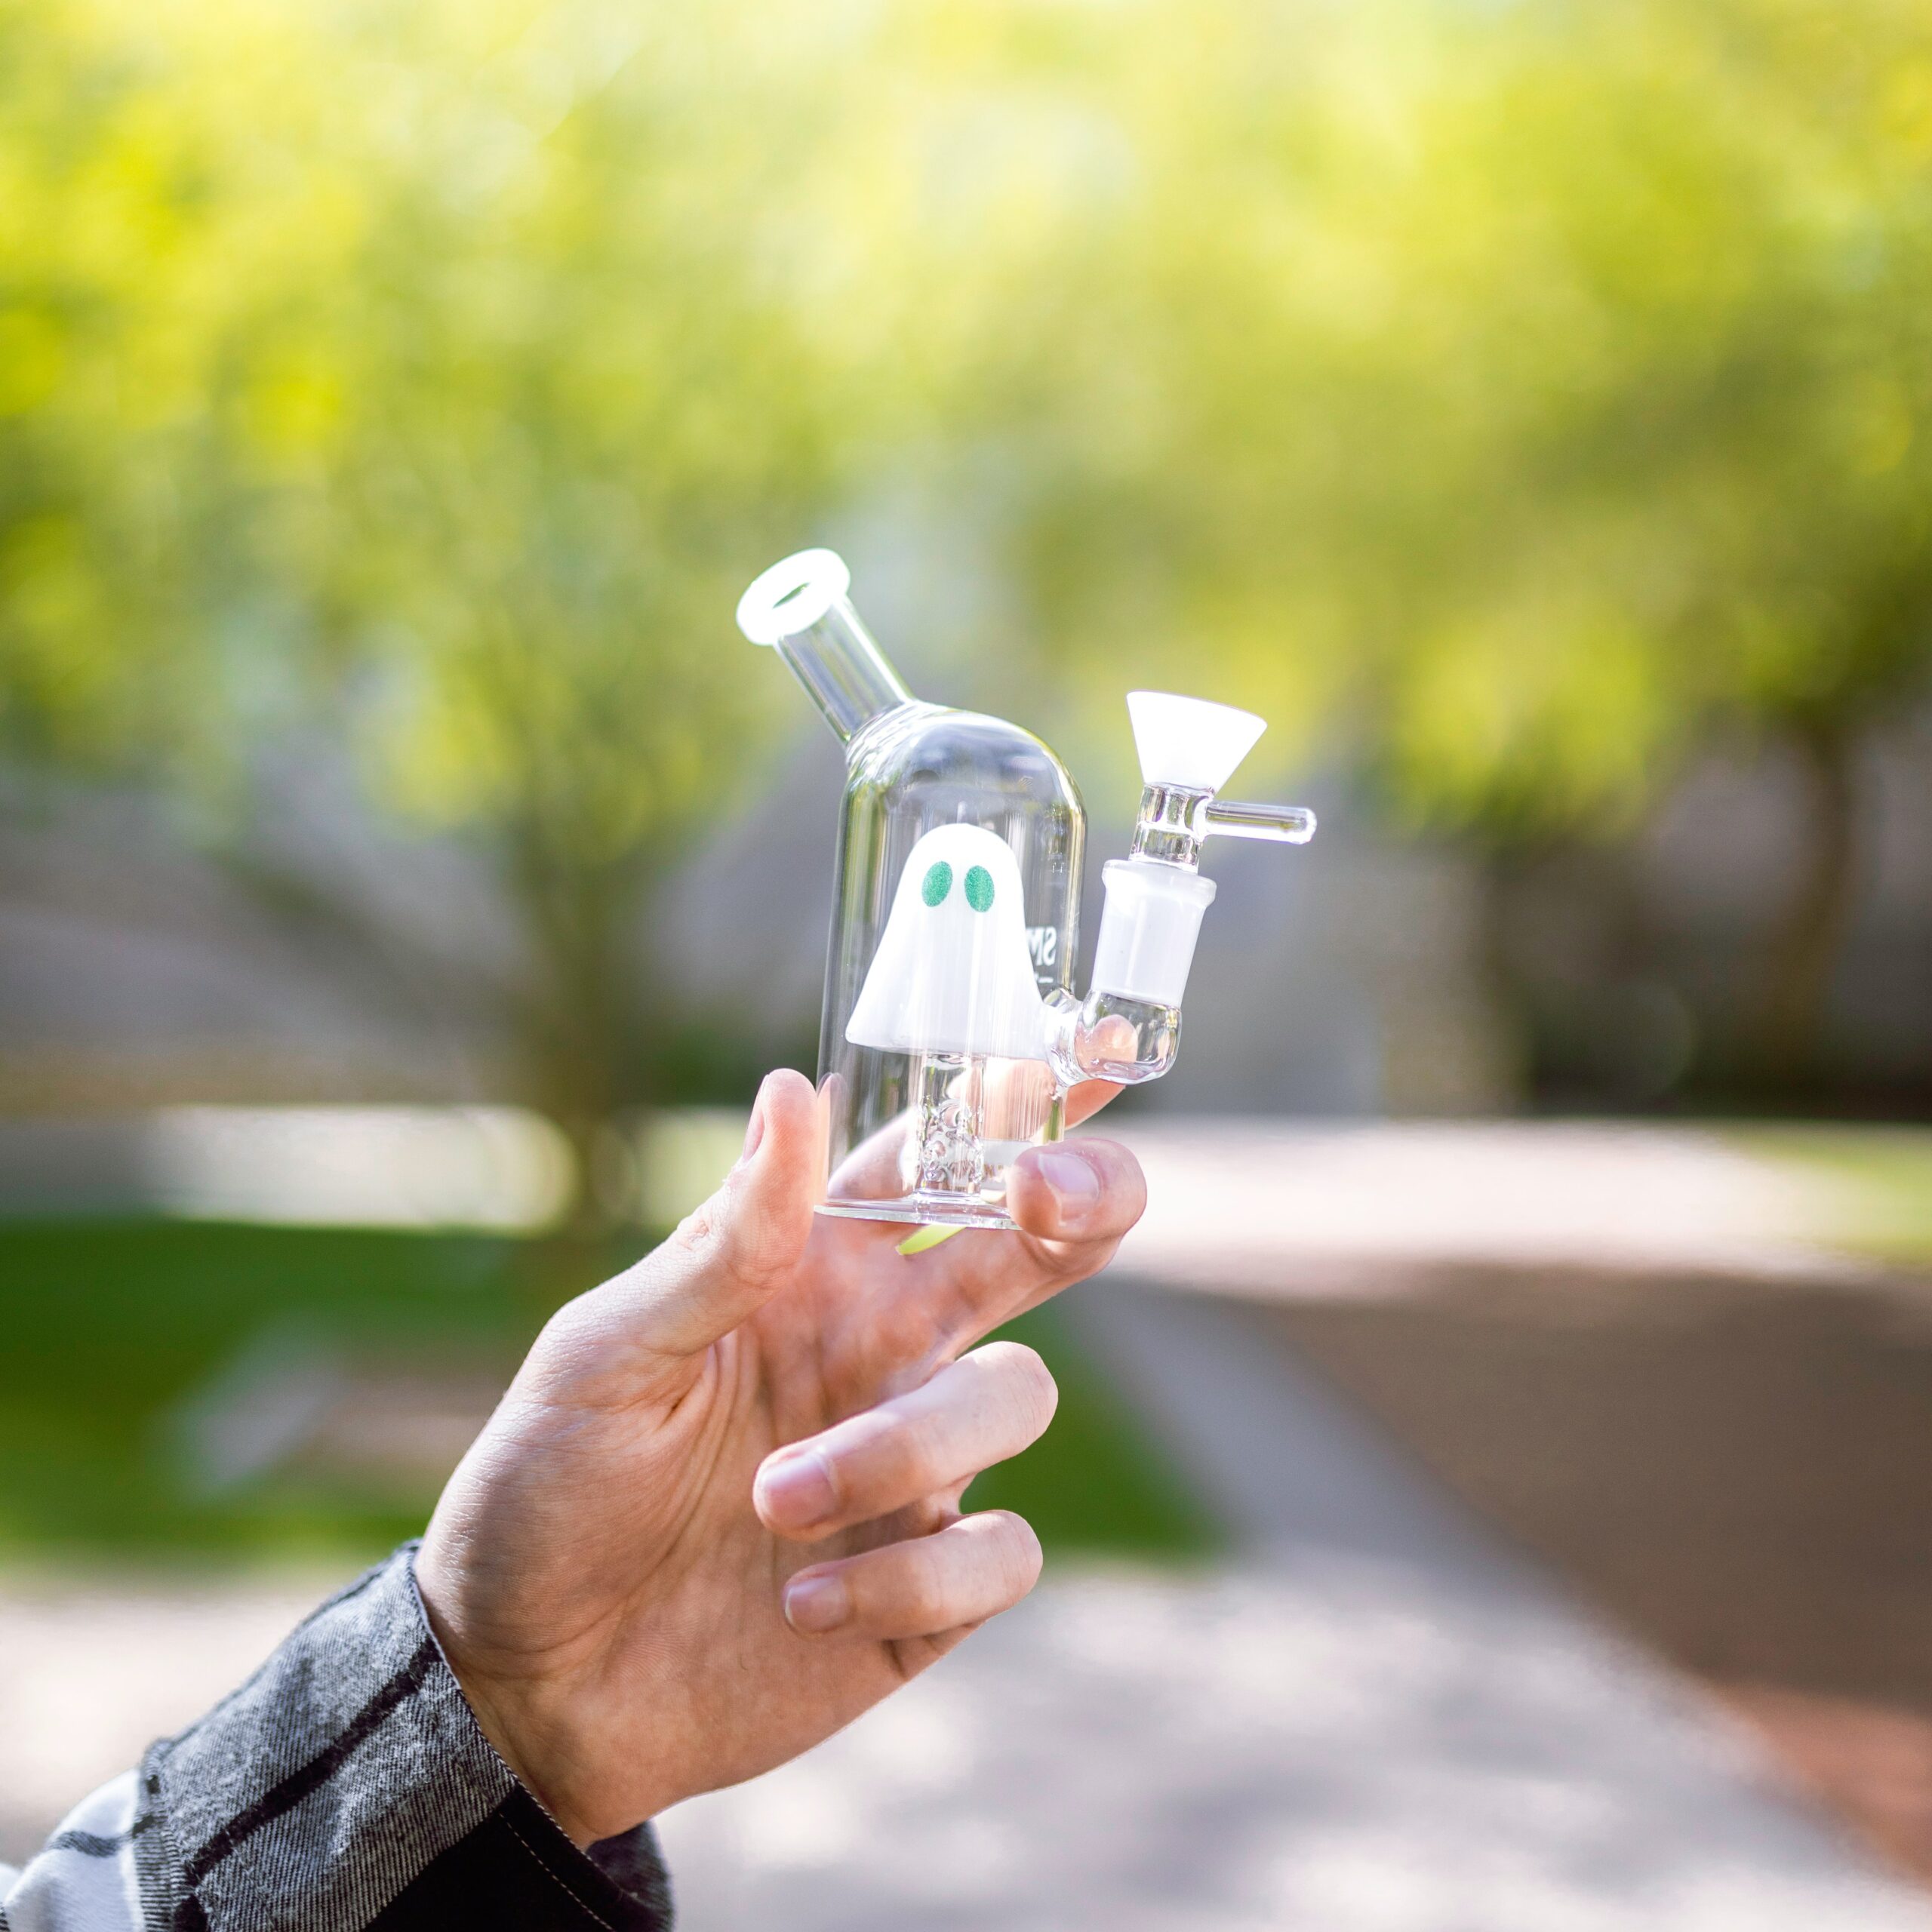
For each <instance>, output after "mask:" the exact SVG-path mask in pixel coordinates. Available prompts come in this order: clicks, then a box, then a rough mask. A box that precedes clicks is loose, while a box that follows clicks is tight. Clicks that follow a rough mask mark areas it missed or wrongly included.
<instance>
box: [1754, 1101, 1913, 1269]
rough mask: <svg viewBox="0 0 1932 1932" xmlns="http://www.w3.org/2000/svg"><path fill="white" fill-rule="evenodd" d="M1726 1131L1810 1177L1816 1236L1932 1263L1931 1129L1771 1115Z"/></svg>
mask: <svg viewBox="0 0 1932 1932" xmlns="http://www.w3.org/2000/svg"><path fill="white" fill-rule="evenodd" d="M1723 1133H1724V1138H1725V1139H1726V1140H1729V1141H1730V1143H1732V1144H1733V1145H1734V1146H1738V1147H1740V1148H1742V1149H1744V1151H1745V1152H1747V1153H1749V1154H1752V1155H1755V1156H1756V1157H1757V1158H1758V1159H1760V1160H1762V1161H1767V1162H1769V1163H1770V1164H1774V1165H1775V1166H1778V1167H1781V1168H1784V1169H1786V1171H1789V1173H1791V1174H1793V1175H1794V1176H1795V1177H1799V1178H1801V1180H1803V1181H1804V1183H1806V1185H1807V1187H1808V1188H1809V1189H1810V1191H1811V1193H1812V1195H1813V1196H1814V1198H1815V1201H1816V1205H1815V1207H1814V1210H1813V1214H1814V1219H1815V1220H1816V1223H1817V1225H1816V1226H1815V1227H1814V1228H1813V1229H1810V1232H1811V1234H1812V1235H1813V1237H1814V1238H1815V1239H1817V1240H1818V1241H1823V1242H1825V1243H1826V1244H1829V1245H1831V1246H1833V1247H1843V1248H1847V1249H1849V1250H1850V1251H1852V1252H1853V1253H1854V1254H1868V1255H1870V1256H1872V1257H1873V1258H1874V1259H1875V1260H1882V1261H1891V1262H1896V1263H1898V1264H1899V1265H1900V1266H1906V1267H1913V1266H1917V1267H1923V1266H1927V1264H1929V1263H1932V1128H1923V1127H1866V1126H1854V1125H1841V1124H1836V1123H1834V1122H1830V1121H1794V1122H1786V1121H1766V1122H1764V1123H1761V1124H1752V1125H1750V1126H1748V1127H1726V1128H1724V1130H1723Z"/></svg>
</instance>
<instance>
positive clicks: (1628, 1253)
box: [1094, 1116, 1932, 1299]
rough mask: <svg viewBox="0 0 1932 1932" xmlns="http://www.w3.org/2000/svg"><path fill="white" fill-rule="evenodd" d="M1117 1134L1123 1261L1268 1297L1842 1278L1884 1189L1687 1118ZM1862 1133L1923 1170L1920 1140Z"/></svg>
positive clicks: (1222, 1125)
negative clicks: (1443, 1275) (1500, 1284)
mask: <svg viewBox="0 0 1932 1932" xmlns="http://www.w3.org/2000/svg"><path fill="white" fill-rule="evenodd" d="M1094 1131H1096V1132H1112V1131H1115V1124H1114V1123H1112V1122H1111V1121H1109V1120H1108V1119H1107V1118H1106V1116H1103V1117H1102V1119H1101V1121H1100V1122H1098V1123H1097V1124H1096V1128H1095V1130H1094ZM1118 1132H1119V1134H1120V1137H1121V1138H1122V1139H1123V1140H1126V1141H1127V1142H1128V1143H1129V1144H1130V1145H1131V1146H1132V1147H1133V1148H1134V1151H1135V1152H1136V1153H1137V1155H1139V1156H1140V1160H1141V1163H1142V1164H1143V1166H1144V1167H1145V1168H1146V1171H1147V1177H1148V1183H1149V1188H1148V1192H1149V1201H1148V1209H1147V1214H1146V1217H1145V1219H1144V1220H1143V1221H1142V1223H1141V1224H1140V1226H1139V1227H1138V1228H1137V1229H1135V1230H1134V1232H1133V1234H1132V1235H1130V1236H1129V1237H1128V1242H1127V1245H1126V1247H1125V1249H1124V1251H1123V1258H1124V1261H1125V1263H1126V1264H1127V1265H1128V1266H1131V1267H1132V1268H1133V1269H1135V1270H1136V1271H1137V1272H1141V1273H1143V1274H1147V1275H1155V1276H1157V1277H1159V1278H1161V1279H1163V1280H1164V1281H1168V1282H1170V1283H1171V1284H1172V1285H1174V1286H1175V1287H1189V1288H1193V1287H1207V1288H1215V1289H1225V1290H1229V1291H1235V1292H1240V1293H1247V1294H1261V1295H1263V1296H1266V1297H1268V1298H1269V1299H1280V1298H1281V1297H1290V1296H1318V1297H1332V1296H1336V1295H1349V1294H1367V1295H1383V1294H1401V1293H1404V1292H1406V1291H1408V1290H1410V1289H1411V1288H1412V1287H1414V1286H1415V1285H1416V1284H1417V1281H1418V1280H1423V1281H1426V1278H1427V1277H1428V1276H1429V1275H1431V1274H1432V1273H1435V1272H1440V1271H1442V1270H1445V1269H1463V1270H1465V1271H1466V1270H1469V1269H1496V1268H1499V1267H1500V1268H1514V1269H1521V1268H1561V1269H1571V1270H1576V1269H1585V1270H1604V1271H1607V1272H1613V1273H1621V1274H1656V1273H1660V1272H1661V1273H1665V1274H1669V1273H1676V1274H1680V1275H1683V1274H1697V1273H1709V1274H1714V1275H1742V1276H1746V1277H1749V1278H1754V1279H1767V1280H1777V1279H1832V1280H1843V1279H1844V1278H1847V1275H1850V1276H1857V1275H1860V1274H1861V1273H1870V1272H1874V1270H1873V1268H1872V1264H1871V1263H1869V1262H1861V1261H1860V1260H1856V1259H1855V1258H1852V1257H1848V1256H1847V1254H1846V1253H1844V1251H1843V1250H1842V1247H1840V1246H1839V1245H1838V1241H1839V1238H1840V1237H1841V1235H1844V1234H1846V1233H1847V1232H1849V1231H1850V1230H1853V1229H1857V1228H1858V1227H1859V1226H1860V1223H1863V1222H1864V1221H1866V1220H1869V1218H1870V1217H1871V1216H1872V1214H1873V1213H1874V1212H1878V1213H1879V1214H1881V1215H1882V1214H1883V1213H1884V1211H1885V1209H1886V1208H1887V1206H1888V1205H1889V1201H1888V1200H1887V1198H1885V1197H1883V1196H1881V1198H1879V1199H1878V1201H1876V1202H1875V1201H1873V1199H1872V1198H1871V1195H1870V1193H1869V1189H1865V1188H1861V1187H1860V1186H1857V1185H1856V1184H1855V1183H1853V1182H1851V1181H1849V1180H1846V1179H1845V1178H1844V1177H1843V1176H1842V1175H1841V1174H1838V1173H1837V1172H1835V1171H1834V1170H1833V1169H1832V1168H1830V1167H1829V1166H1821V1165H1820V1164H1817V1163H1816V1162H1805V1161H1798V1160H1795V1159H1774V1158H1769V1157H1768V1156H1767V1155H1766V1154H1764V1152H1761V1151H1758V1150H1755V1149H1747V1148H1746V1147H1745V1146H1741V1145H1738V1144H1734V1143H1732V1142H1731V1141H1729V1140H1725V1139H1724V1138H1723V1137H1721V1136H1720V1135H1719V1134H1716V1133H1715V1132H1712V1131H1706V1130H1703V1129H1700V1128H1694V1127H1658V1126H1652V1125H1648V1124H1642V1125H1639V1124H1629V1125H1626V1124H1619V1123H1617V1122H1612V1121H1367V1122H1363V1123H1361V1124H1356V1125H1352V1126H1350V1125H1346V1124H1342V1125H1337V1124H1333V1123H1328V1124H1323V1123H1310V1122H1295V1121H1271V1120H1247V1121H1243V1120H1228V1119H1199V1120H1189V1119H1177V1118H1171V1117H1170V1118H1149V1119H1146V1120H1142V1119H1126V1120H1123V1121H1121V1122H1119V1123H1118ZM1840 1132H1841V1138H1844V1139H1846V1140H1848V1141H1850V1140H1858V1139H1859V1137H1857V1135H1856V1134H1848V1133H1845V1132H1844V1131H1840ZM1867 1140H1869V1141H1878V1140H1883V1141H1884V1143H1886V1145H1887V1147H1888V1148H1889V1149H1890V1150H1891V1151H1890V1159H1891V1160H1892V1161H1893V1162H1894V1164H1895V1165H1897V1166H1898V1167H1899V1168H1900V1171H1901V1172H1902V1173H1904V1174H1908V1175H1909V1176H1910V1177H1912V1178H1913V1181H1914V1184H1916V1183H1917V1180H1918V1177H1920V1176H1921V1175H1922V1176H1923V1177H1925V1178H1926V1179H1927V1180H1932V1138H1928V1137H1927V1136H1925V1135H1924V1134H1917V1133H1912V1132H1906V1133H1892V1134H1866V1136H1864V1137H1863V1140H1860V1141H1859V1144H1860V1145H1863V1144H1864V1141H1867ZM1908 1163H1909V1164H1908Z"/></svg>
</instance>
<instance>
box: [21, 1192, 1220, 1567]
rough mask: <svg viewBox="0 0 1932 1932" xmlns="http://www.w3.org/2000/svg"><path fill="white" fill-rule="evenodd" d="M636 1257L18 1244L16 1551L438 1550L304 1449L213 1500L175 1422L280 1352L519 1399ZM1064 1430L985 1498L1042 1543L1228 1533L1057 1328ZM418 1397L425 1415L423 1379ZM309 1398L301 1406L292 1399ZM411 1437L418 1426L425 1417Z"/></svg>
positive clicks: (371, 1493) (401, 1239)
mask: <svg viewBox="0 0 1932 1932" xmlns="http://www.w3.org/2000/svg"><path fill="white" fill-rule="evenodd" d="M635 1246H636V1243H635V1240H633V1241H632V1242H631V1243H630V1244H629V1245H628V1247H627V1248H624V1249H618V1248H614V1247H608V1246H607V1247H603V1248H600V1249H598V1250H596V1251H592V1250H591V1249H589V1248H584V1249H582V1250H577V1251H571V1250H569V1249H565V1250H561V1251H559V1250H558V1248H556V1247H555V1246H553V1245H552V1244H543V1243H533V1242H525V1241H506V1240H503V1239H501V1238H494V1237H491V1238H485V1237H478V1236H465V1235H438V1234H429V1235H417V1234H399V1233H389V1232H361V1231H347V1230H340V1229H289V1228H251V1227H224V1226H210V1225H195V1224H190V1223H158V1222H129V1223H20V1222H15V1223H11V1224H0V1319H4V1320H5V1324H6V1329H7V1334H8V1346H7V1349H6V1350H5V1353H4V1355H0V1548H5V1549H12V1550H14V1551H17V1552H18V1551H22V1550H31V1551H37V1552H42V1553H51V1552H60V1553H63V1554H66V1555H74V1554H76V1553H82V1552H119V1553H122V1554H124V1555H125V1554H141V1555H149V1556H154V1557H162V1556H165V1555H171V1554H180V1553H193V1554H198V1555H206V1554H215V1553H225V1554H227V1555H232V1556H235V1557H254V1556H260V1555H291V1554H298V1553H303V1552H308V1553H316V1554H321V1555H327V1556H328V1557H329V1558H331V1559H335V1558H340V1559H341V1560H343V1561H350V1560H354V1561H367V1560H370V1559H371V1558H374V1556H376V1555H379V1554H380V1553H381V1552H383V1550H385V1549H389V1548H391V1547H392V1546H393V1545H394V1544H395V1543H397V1542H398V1541H399V1540H401V1538H402V1537H406V1536H411V1535H414V1534H417V1533H418V1532H420V1530H421V1528H422V1527H423V1521H424V1518H425V1517H426V1515H427V1512H428V1511H429V1508H430V1506H431V1505H432V1503H434V1501H435V1493H436V1490H437V1487H438V1478H437V1475H436V1472H435V1470H434V1469H432V1468H431V1467H429V1466H427V1465H426V1464H423V1463H420V1462H409V1461H405V1462H403V1463H401V1464H399V1465H398V1466H396V1467H395V1468H394V1469H386V1468H385V1467H384V1466H383V1464H382V1462H381V1460H380V1458H374V1457H372V1458H369V1459H367V1460H361V1461H356V1462H344V1461H343V1460H340V1458H337V1459H333V1460H332V1459H331V1458H329V1457H318V1456H317V1455H315V1454H308V1453H304V1452H303V1451H300V1449H299V1447H298V1449H297V1451H296V1453H294V1454H292V1455H291V1456H290V1457H288V1458H286V1459H285V1460H279V1461H278V1462H276V1463H274V1464H273V1465H272V1466H269V1467H266V1468H264V1469H261V1470H260V1472H257V1473H255V1474H253V1475H249V1476H248V1477H247V1478H246V1479H245V1480H242V1481H237V1482H235V1483H234V1484H232V1485H229V1486H226V1487H220V1488H218V1489H211V1488H209V1487H206V1486H205V1485H203V1484H198V1483H197V1482H196V1481H194V1480H193V1479H192V1472H191V1471H189V1469H184V1466H183V1458H182V1455H181V1453H180V1452H181V1430H180V1420H181V1417H182V1416H183V1413H184V1411H186V1410H187V1409H188V1408H189V1407H190V1406H191V1405H192V1404H194V1403H195V1401H197V1399H198V1398H205V1395H206V1394H207V1392H208V1391H209V1390H210V1389H211V1388H214V1387H217V1386H222V1383H221V1379H222V1378H223V1377H224V1376H226V1377H227V1378H228V1380H229V1385H231V1386H232V1380H233V1371H234V1367H235V1364H236V1363H237V1362H238V1361H248V1360H252V1359H255V1358H257V1357H258V1356H259V1355H260V1349H259V1347H258V1344H259V1343H260V1342H261V1341H262V1340H263V1339H265V1338H266V1339H268V1340H273V1339H274V1338H275V1337H283V1338H285V1340H286V1342H287V1344H288V1346H287V1349H286V1351H285V1353H286V1356H287V1359H288V1361H289V1362H290V1363H291V1364H294V1365H295V1366H297V1367H299V1366H300V1362H301V1361H302V1359H303V1352H304V1350H306V1349H314V1350H317V1351H326V1352H330V1353H331V1354H332V1355H334V1356H335V1357H336V1358H338V1359H339V1360H340V1362H341V1363H342V1364H343V1365H344V1367H345V1370H346V1373H347V1374H349V1375H350V1376H351V1377H361V1378H363V1379H364V1380H373V1381H374V1382H375V1383H377V1384H380V1383H382V1382H383V1381H384V1380H388V1381H389V1383H391V1385H392V1387H395V1386H397V1385H396V1378H398V1377H401V1378H404V1380H403V1381H402V1382H401V1385H400V1387H399V1389H398V1393H397V1394H396V1395H393V1396H392V1398H391V1399H392V1401H394V1400H399V1401H405V1402H407V1401H412V1400H413V1401H415V1402H417V1403H419V1404H423V1405H424V1406H426V1407H429V1409H431V1410H432V1411H433V1408H434V1406H435V1396H434V1389H435V1385H436V1383H437V1380H438V1378H439V1377H442V1378H447V1377H450V1376H452V1375H454V1376H456V1377H459V1378H462V1379H463V1380H466V1381H467V1382H469V1383H471V1384H472V1385H475V1387H476V1388H478V1389H480V1390H481V1391H482V1392H483V1393H484V1395H485V1398H487V1392H488V1390H489V1389H490V1388H491V1386H500V1384H501V1383H502V1382H503V1381H505V1380H507V1379H508V1377H509V1374H510V1373H511V1371H512V1369H513V1368H514V1367H515V1364H516V1361H517V1360H518V1357H519V1356H520V1355H521V1353H522V1352H523V1351H524V1349H525V1348H527V1347H528V1345H529V1343H530V1341H531V1339H532V1338H533V1337H534V1335H535V1334H536V1332H537V1328H538V1327H540V1325H541V1323H542V1321H543V1318H544V1317H545V1315H547V1314H548V1313H549V1311H550V1309H552V1307H554V1306H556V1305H557V1303H559V1302H561V1300H565V1298H567V1297H568V1296H570V1295H571V1294H575V1293H577V1292H578V1291H580V1290H581V1289H583V1288H585V1287H589V1286H590V1285H591V1284H592V1283H593V1282H595V1281H597V1280H598V1279H599V1278H601V1277H602V1276H603V1275H605V1274H608V1273H609V1272H612V1271H613V1270H614V1269H615V1268H616V1267H617V1266H621V1265H623V1263H626V1262H627V1261H629V1260H632V1259H633V1258H634V1254H635ZM1015 1332H1016V1333H1017V1334H1020V1337H1022V1339H1023V1340H1027V1341H1029V1342H1030V1343H1032V1345H1033V1346H1035V1347H1037V1348H1038V1349H1040V1350H1041V1352H1042V1353H1043V1354H1044V1355H1045V1356H1046V1357H1047V1359H1048V1362H1049V1363H1050V1364H1051V1366H1052V1367H1053V1369H1054V1374H1055V1375H1056V1376H1057V1377H1058V1379H1059V1381H1060V1391H1061V1394H1060V1414H1059V1416H1058V1417H1057V1420H1055V1422H1054V1426H1053V1428H1052V1429H1051V1432H1049V1434H1048V1436H1047V1438H1046V1439H1045V1441H1043V1442H1042V1443H1041V1444H1039V1445H1038V1447H1035V1448H1034V1449H1032V1450H1030V1451H1028V1453H1027V1454H1026V1456H1025V1457H1023V1458H1022V1459H1021V1460H1020V1461H1018V1462H1016V1463H1008V1464H1006V1465H1004V1466H1002V1467H1001V1469H998V1470H997V1471H995V1472H993V1474H992V1475H990V1476H989V1477H988V1478H985V1479H984V1481H983V1484H982V1485H980V1487H983V1488H985V1489H986V1492H987V1494H986V1496H985V1497H982V1496H981V1495H980V1487H976V1489H975V1492H974V1503H975V1506H980V1504H981V1503H985V1504H986V1506H994V1505H995V1504H997V1505H998V1506H1008V1507H1011V1508H1014V1509H1021V1510H1023V1511H1025V1512H1026V1513H1027V1514H1028V1515H1029V1516H1030V1517H1031V1518H1032V1520H1033V1521H1035V1523H1036V1524H1037V1525H1038V1527H1039V1530H1040V1532H1041V1535H1042V1537H1044V1539H1045V1540H1046V1541H1047V1543H1048V1547H1049V1548H1050V1549H1054V1550H1057V1551H1087V1552H1100V1553H1111V1554H1119V1555H1157V1556H1158V1555H1165V1554H1188V1553H1192V1552H1198V1551H1199V1550H1201V1549H1204V1547H1206V1546H1207V1543H1208V1540H1209V1537H1210V1532H1209V1531H1208V1530H1207V1528H1206V1527H1205V1526H1204V1524H1203V1521H1202V1519H1201V1518H1200V1516H1199V1515H1198V1512H1197V1511H1196V1509H1195V1506H1194V1504H1193V1503H1192V1500H1191V1499H1190V1498H1189V1497H1188V1495H1187V1494H1186V1491H1185V1490H1184V1489H1183V1488H1182V1487H1180V1484H1178V1482H1177V1479H1176V1478H1174V1475H1172V1474H1171V1472H1169V1471H1168V1469H1167V1468H1166V1466H1164V1463H1162V1462H1161V1460H1160V1458H1159V1457H1158V1456H1157V1455H1156V1454H1154V1453H1153V1452H1152V1451H1151V1450H1150V1449H1149V1447H1146V1444H1144V1443H1143V1441H1142V1440H1141V1438H1140V1435H1139V1434H1138V1432H1137V1430H1136V1429H1135V1427H1134V1425H1133V1423H1131V1420H1129V1419H1128V1417H1127V1416H1126V1414H1125V1413H1124V1411H1123V1410H1122V1409H1121V1407H1120V1406H1119V1404H1118V1401H1117V1399H1116V1398H1115V1396H1114V1395H1113V1394H1112V1391H1111V1390H1110V1389H1109V1388H1108V1386H1107V1385H1106V1383H1105V1381H1104V1380H1103V1379H1102V1378H1101V1377H1100V1375H1099V1374H1098V1373H1097V1371H1096V1370H1095V1369H1094V1367H1093V1366H1092V1365H1091V1364H1089V1363H1088V1362H1087V1361H1085V1360H1084V1358H1082V1357H1081V1355H1080V1353H1079V1351H1078V1349H1077V1348H1076V1347H1075V1346H1074V1345H1073V1344H1072V1342H1071V1341H1070V1340H1069V1338H1068V1337H1066V1334H1065V1333H1064V1332H1063V1331H1062V1330H1061V1329H1060V1327H1058V1326H1057V1324H1055V1323H1054V1321H1053V1320H1052V1319H1051V1317H1050V1316H1044V1315H1029V1316H1028V1317H1026V1318H1025V1319H1024V1321H1023V1322H1022V1323H1021V1324H1019V1326H1018V1327H1017V1330H1016V1331H1015ZM412 1379H413V1380H414V1390H415V1392H414V1395H413V1396H412V1395H411V1380H412ZM291 1399H297V1400H299V1399H300V1385H299V1383H298V1384H297V1385H295V1389H294V1395H293V1397H292V1398H291ZM398 1420H401V1421H402V1422H405V1423H406V1422H407V1421H408V1414H407V1413H406V1412H405V1414H401V1416H399V1417H398Z"/></svg>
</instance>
